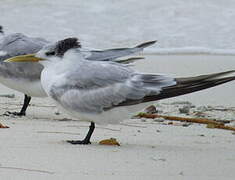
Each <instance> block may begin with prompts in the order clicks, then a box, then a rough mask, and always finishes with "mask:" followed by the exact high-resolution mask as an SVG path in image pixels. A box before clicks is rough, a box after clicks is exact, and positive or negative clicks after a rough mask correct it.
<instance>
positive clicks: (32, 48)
mask: <svg viewBox="0 0 235 180" xmlns="http://www.w3.org/2000/svg"><path fill="white" fill-rule="evenodd" d="M48 43H49V42H48V41H46V40H45V39H43V38H31V37H28V36H25V35H23V34H21V33H15V34H10V35H8V36H5V37H4V38H3V39H2V42H1V43H0V51H1V55H0V61H3V60H5V59H7V58H10V57H13V56H18V55H24V54H31V53H36V52H38V51H39V50H40V49H41V48H42V47H43V46H44V45H46V44H48Z"/></svg>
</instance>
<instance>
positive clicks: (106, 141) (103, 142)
mask: <svg viewBox="0 0 235 180" xmlns="http://www.w3.org/2000/svg"><path fill="white" fill-rule="evenodd" d="M99 144H100V145H110V146H120V143H119V142H118V141H117V140H116V139H115V138H110V139H104V140H101V141H100V142H99Z"/></svg>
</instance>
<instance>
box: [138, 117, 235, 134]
mask: <svg viewBox="0 0 235 180" xmlns="http://www.w3.org/2000/svg"><path fill="white" fill-rule="evenodd" d="M136 117H139V118H151V119H154V118H164V119H167V120H171V121H182V122H191V123H199V124H208V128H218V129H225V130H231V131H235V127H232V126H225V125H224V123H222V122H217V121H215V120H211V119H206V118H187V117H178V116H166V115H159V114H147V113H143V112H142V113H139V114H138V115H137V116H136ZM168 124H173V123H168Z"/></svg>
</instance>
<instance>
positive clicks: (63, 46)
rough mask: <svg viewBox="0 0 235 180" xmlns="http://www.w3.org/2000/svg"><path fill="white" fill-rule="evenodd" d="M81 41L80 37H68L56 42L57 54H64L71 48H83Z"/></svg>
mask: <svg viewBox="0 0 235 180" xmlns="http://www.w3.org/2000/svg"><path fill="white" fill-rule="evenodd" d="M81 47H82V46H81V43H80V42H79V40H78V38H74V37H73V38H66V39H63V40H61V41H58V42H57V44H56V54H57V55H58V56H63V55H64V53H66V52H67V51H68V50H69V49H73V48H81Z"/></svg>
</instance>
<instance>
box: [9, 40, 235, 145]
mask: <svg viewBox="0 0 235 180" xmlns="http://www.w3.org/2000/svg"><path fill="white" fill-rule="evenodd" d="M80 46H81V45H80V42H79V41H78V39H76V38H69V39H64V40H61V41H59V42H58V43H56V44H55V46H54V48H53V49H52V48H51V47H44V48H43V49H41V50H40V51H39V52H38V53H36V54H30V55H25V56H18V57H13V58H10V59H8V60H6V61H7V62H29V61H33V62H39V63H41V64H42V65H43V66H44V69H43V70H42V73H41V84H42V87H43V88H44V90H45V92H46V93H47V95H48V96H49V97H50V98H51V99H52V100H53V101H54V102H55V103H56V104H57V106H58V107H59V108H61V109H62V110H63V111H65V112H67V113H68V114H70V115H71V116H73V117H74V118H76V119H79V120H81V121H88V122H90V123H91V125H90V128H89V131H88V133H87V135H86V136H85V138H84V139H83V140H75V141H68V142H69V143H71V144H90V143H91V142H90V139H91V136H92V133H93V131H94V129H95V123H98V124H111V123H119V122H120V121H122V120H124V119H127V118H130V117H131V115H133V113H135V112H137V111H139V110H141V109H143V108H144V107H146V106H147V105H150V104H152V103H153V101H156V100H160V99H164V98H170V97H175V96H179V95H183V94H187V93H192V92H195V91H200V90H203V89H207V88H210V87H213V86H217V85H220V84H223V83H226V82H229V81H233V80H235V76H228V75H229V74H231V73H235V70H232V71H227V72H220V73H214V74H209V75H200V76H195V77H184V78H174V77H170V76H167V75H163V74H147V73H141V72H137V71H135V70H133V69H132V68H131V67H130V66H127V65H124V64H120V63H116V62H110V61H88V60H87V59H85V58H84V56H83V55H82V53H81V52H80V50H79V47H80Z"/></svg>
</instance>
